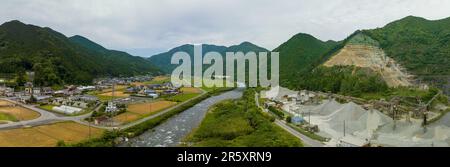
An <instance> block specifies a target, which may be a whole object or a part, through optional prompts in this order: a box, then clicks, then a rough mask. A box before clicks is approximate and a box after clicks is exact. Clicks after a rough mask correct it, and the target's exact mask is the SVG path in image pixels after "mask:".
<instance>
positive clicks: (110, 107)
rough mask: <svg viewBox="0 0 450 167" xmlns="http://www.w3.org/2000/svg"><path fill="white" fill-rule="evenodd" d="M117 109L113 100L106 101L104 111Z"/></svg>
mask: <svg viewBox="0 0 450 167" xmlns="http://www.w3.org/2000/svg"><path fill="white" fill-rule="evenodd" d="M117 110H118V108H117V106H116V104H115V103H114V102H108V106H106V108H105V112H106V113H113V112H116V111H117Z"/></svg>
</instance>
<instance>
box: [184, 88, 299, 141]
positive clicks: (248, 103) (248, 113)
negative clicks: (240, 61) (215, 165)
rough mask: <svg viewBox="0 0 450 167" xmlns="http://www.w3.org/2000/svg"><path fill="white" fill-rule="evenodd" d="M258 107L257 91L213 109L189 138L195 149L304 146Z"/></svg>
mask: <svg viewBox="0 0 450 167" xmlns="http://www.w3.org/2000/svg"><path fill="white" fill-rule="evenodd" d="M270 120H271V119H270V118H267V117H265V116H264V115H263V114H262V113H261V111H260V110H259V108H258V107H257V106H256V104H255V98H254V89H248V90H246V91H245V92H244V95H243V97H242V98H240V99H238V100H227V101H223V102H220V103H218V104H216V105H214V107H212V108H211V109H210V110H209V112H208V113H207V115H206V117H205V119H204V120H203V121H202V123H201V125H200V126H199V127H198V128H196V129H195V130H194V131H193V132H192V133H191V134H190V135H189V136H188V137H186V139H185V145H183V146H193V147H301V146H303V144H302V142H301V141H300V140H299V139H298V138H296V137H294V136H292V135H291V134H289V133H288V132H286V131H284V130H283V129H281V128H280V127H278V126H276V125H275V124H273V123H272V122H271V121H270Z"/></svg>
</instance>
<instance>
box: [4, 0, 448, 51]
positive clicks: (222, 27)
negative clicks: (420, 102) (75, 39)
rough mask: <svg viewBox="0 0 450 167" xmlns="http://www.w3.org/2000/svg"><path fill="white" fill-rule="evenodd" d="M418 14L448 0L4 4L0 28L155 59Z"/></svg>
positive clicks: (439, 10) (329, 33)
mask: <svg viewBox="0 0 450 167" xmlns="http://www.w3.org/2000/svg"><path fill="white" fill-rule="evenodd" d="M408 15H415V16H420V17H424V18H427V19H442V18H446V17H449V16H450V1H448V0H308V1H307V0H246V1H245V2H244V0H128V1H125V0H1V3H0V22H1V23H3V22H6V21H10V20H20V21H22V22H25V23H28V24H34V25H39V26H44V27H50V28H52V29H54V30H56V31H59V32H62V33H64V34H65V35H66V36H72V35H77V34H79V35H82V36H85V37H87V38H89V39H91V40H93V41H95V42H97V43H99V44H101V45H103V46H105V47H107V48H110V49H117V50H125V51H128V52H131V53H132V54H135V55H139V56H150V55H152V54H154V53H157V52H162V51H166V50H169V49H171V48H173V47H176V46H179V45H182V44H186V43H194V44H199V43H208V44H217V45H226V46H229V45H233V44H239V43H241V42H242V41H250V42H252V43H255V44H257V45H260V46H262V47H265V48H268V49H270V50H271V49H274V48H275V47H277V46H278V45H280V44H281V43H283V42H285V41H286V40H288V39H289V38H290V37H292V36H293V35H295V34H297V33H299V32H303V33H309V34H312V35H314V36H316V37H317V38H319V39H322V40H330V39H332V40H342V39H344V38H345V37H346V36H348V35H350V34H351V33H352V32H354V31H356V30H358V29H368V28H376V27H382V26H384V25H385V24H387V23H389V22H391V21H394V20H397V19H400V18H403V17H405V16H408Z"/></svg>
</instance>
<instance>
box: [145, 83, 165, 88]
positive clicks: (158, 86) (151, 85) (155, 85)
mask: <svg viewBox="0 0 450 167" xmlns="http://www.w3.org/2000/svg"><path fill="white" fill-rule="evenodd" d="M161 87H162V86H161V85H160V84H150V85H148V86H147V88H149V89H161Z"/></svg>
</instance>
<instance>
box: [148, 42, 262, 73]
mask: <svg viewBox="0 0 450 167" xmlns="http://www.w3.org/2000/svg"><path fill="white" fill-rule="evenodd" d="M250 51H253V52H256V53H258V52H269V51H268V50H267V49H264V48H262V47H259V46H257V45H254V44H252V43H250V42H243V43H241V44H239V45H233V46H230V47H226V46H217V45H208V44H203V45H202V52H203V55H204V54H206V53H208V52H218V53H220V54H221V55H222V56H225V53H226V52H244V53H247V52H250ZM176 52H186V53H188V54H189V55H190V57H191V60H193V57H194V45H189V44H186V45H182V46H179V47H176V48H173V49H171V50H170V51H168V52H165V53H161V54H157V55H154V56H152V57H150V58H148V60H150V62H151V63H153V64H154V65H155V66H157V67H159V68H160V69H161V70H162V71H164V72H165V73H171V72H172V71H173V70H174V69H175V68H176V67H177V66H178V65H172V64H171V63H170V60H171V58H172V55H173V54H175V53H176ZM224 60H225V59H224ZM192 65H193V62H192ZM206 68H207V66H206V65H204V66H203V69H206Z"/></svg>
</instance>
